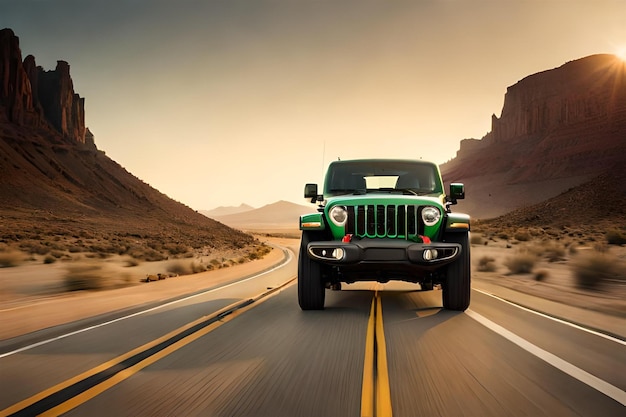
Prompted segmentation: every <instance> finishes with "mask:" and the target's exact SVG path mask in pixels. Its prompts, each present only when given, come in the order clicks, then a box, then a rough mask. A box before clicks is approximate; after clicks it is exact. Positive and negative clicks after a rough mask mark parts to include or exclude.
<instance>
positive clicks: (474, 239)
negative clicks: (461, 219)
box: [470, 234, 483, 245]
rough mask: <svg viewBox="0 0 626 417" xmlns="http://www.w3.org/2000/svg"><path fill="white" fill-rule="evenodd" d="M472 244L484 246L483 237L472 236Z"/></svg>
mask: <svg viewBox="0 0 626 417" xmlns="http://www.w3.org/2000/svg"><path fill="white" fill-rule="evenodd" d="M470 243H471V244H472V245H482V244H483V237H482V236H481V235H476V234H472V235H471V237H470Z"/></svg>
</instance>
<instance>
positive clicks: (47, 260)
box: [43, 255, 57, 264]
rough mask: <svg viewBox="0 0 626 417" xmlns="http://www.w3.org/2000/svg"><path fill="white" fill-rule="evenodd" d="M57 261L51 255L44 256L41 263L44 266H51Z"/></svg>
mask: <svg viewBox="0 0 626 417" xmlns="http://www.w3.org/2000/svg"><path fill="white" fill-rule="evenodd" d="M56 261H57V258H55V257H54V256H52V255H46V257H45V258H43V263H44V264H53V263H55V262H56Z"/></svg>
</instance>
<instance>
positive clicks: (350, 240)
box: [341, 234, 352, 243]
mask: <svg viewBox="0 0 626 417" xmlns="http://www.w3.org/2000/svg"><path fill="white" fill-rule="evenodd" d="M341 241H342V242H343V243H350V242H352V235H351V234H347V235H345V236H344V237H343V238H342V239H341Z"/></svg>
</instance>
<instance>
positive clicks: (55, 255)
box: [50, 250, 65, 259]
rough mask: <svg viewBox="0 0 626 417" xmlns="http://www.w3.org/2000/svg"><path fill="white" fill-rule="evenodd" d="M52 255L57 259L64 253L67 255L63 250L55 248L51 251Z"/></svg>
mask: <svg viewBox="0 0 626 417" xmlns="http://www.w3.org/2000/svg"><path fill="white" fill-rule="evenodd" d="M50 255H52V256H54V257H55V258H57V259H59V258H62V257H63V255H65V253H63V252H61V251H60V250H53V251H52V252H50Z"/></svg>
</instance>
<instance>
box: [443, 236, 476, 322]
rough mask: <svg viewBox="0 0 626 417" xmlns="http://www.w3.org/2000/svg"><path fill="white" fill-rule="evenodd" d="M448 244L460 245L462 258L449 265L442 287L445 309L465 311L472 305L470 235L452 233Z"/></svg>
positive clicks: (448, 237)
mask: <svg viewBox="0 0 626 417" xmlns="http://www.w3.org/2000/svg"><path fill="white" fill-rule="evenodd" d="M445 241H446V242H450V243H460V244H461V256H459V258H458V259H457V260H456V261H454V262H453V263H451V264H450V265H448V270H447V273H446V280H445V281H444V282H443V285H442V290H443V291H442V293H443V294H442V298H443V308H445V309H446V310H455V311H465V310H466V309H467V308H468V307H469V304H470V292H471V286H472V283H471V280H472V279H471V271H470V245H469V234H468V233H466V232H465V233H450V234H448V235H447V236H446V238H445Z"/></svg>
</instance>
